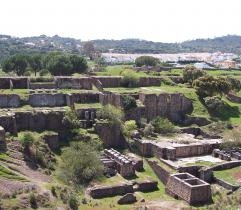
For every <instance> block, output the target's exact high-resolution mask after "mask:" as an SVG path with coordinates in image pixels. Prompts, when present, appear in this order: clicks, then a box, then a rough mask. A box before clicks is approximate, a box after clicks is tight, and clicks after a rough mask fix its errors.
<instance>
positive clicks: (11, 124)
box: [0, 113, 17, 134]
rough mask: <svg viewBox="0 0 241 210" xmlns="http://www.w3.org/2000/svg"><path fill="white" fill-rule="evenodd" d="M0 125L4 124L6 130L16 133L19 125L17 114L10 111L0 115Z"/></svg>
mask: <svg viewBox="0 0 241 210" xmlns="http://www.w3.org/2000/svg"><path fill="white" fill-rule="evenodd" d="M0 126H2V127H3V128H4V129H5V131H6V132H10V133H12V134H16V133H17V125H16V119H15V115H14V114H10V113H6V114H4V115H0Z"/></svg>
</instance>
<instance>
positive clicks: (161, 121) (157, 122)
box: [151, 117, 176, 134]
mask: <svg viewBox="0 0 241 210" xmlns="http://www.w3.org/2000/svg"><path fill="white" fill-rule="evenodd" d="M151 125H152V126H153V127H154V131H155V132H156V133H160V134H171V133H175V132H176V129H175V126H174V125H173V124H172V123H171V122H170V121H169V120H168V119H166V118H162V117H157V118H156V119H154V120H152V121H151Z"/></svg>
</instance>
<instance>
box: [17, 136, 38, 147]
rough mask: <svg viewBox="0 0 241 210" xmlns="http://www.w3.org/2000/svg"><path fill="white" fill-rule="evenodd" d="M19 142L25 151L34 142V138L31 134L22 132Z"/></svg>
mask: <svg viewBox="0 0 241 210" xmlns="http://www.w3.org/2000/svg"><path fill="white" fill-rule="evenodd" d="M19 140H20V142H21V144H22V146H23V147H24V148H25V149H29V147H30V146H31V145H32V144H33V142H34V141H35V137H34V135H33V134H32V133H31V132H24V133H23V135H21V136H20V138H19Z"/></svg>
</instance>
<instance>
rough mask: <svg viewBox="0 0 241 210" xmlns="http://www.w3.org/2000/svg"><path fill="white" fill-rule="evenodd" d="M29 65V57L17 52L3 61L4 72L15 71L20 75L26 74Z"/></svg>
mask: <svg viewBox="0 0 241 210" xmlns="http://www.w3.org/2000/svg"><path fill="white" fill-rule="evenodd" d="M27 66H28V58H27V56H25V55H22V54H16V55H13V56H10V57H8V58H6V59H5V60H4V61H3V64H2V69H3V71H4V72H11V71H13V72H14V73H16V74H17V75H18V76H21V75H23V74H24V72H25V71H26V69H27Z"/></svg>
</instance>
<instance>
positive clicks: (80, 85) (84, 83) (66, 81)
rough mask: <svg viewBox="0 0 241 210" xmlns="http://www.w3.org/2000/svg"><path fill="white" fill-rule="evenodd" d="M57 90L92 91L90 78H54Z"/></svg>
mask: <svg viewBox="0 0 241 210" xmlns="http://www.w3.org/2000/svg"><path fill="white" fill-rule="evenodd" d="M54 82H55V85H56V88H60V89H69V88H72V89H86V90H91V89H92V81H91V78H90V77H54Z"/></svg>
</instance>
